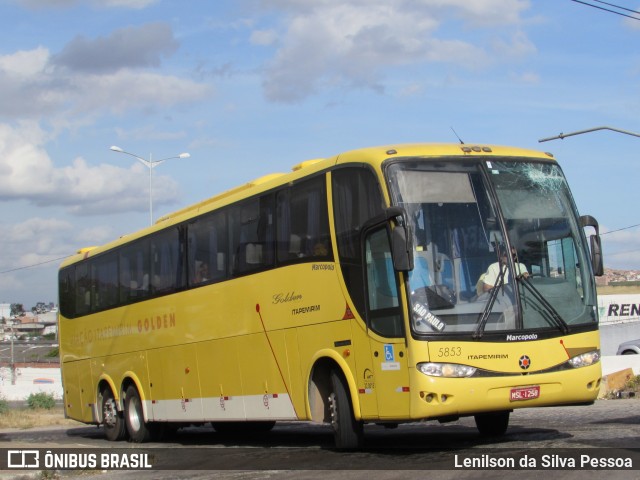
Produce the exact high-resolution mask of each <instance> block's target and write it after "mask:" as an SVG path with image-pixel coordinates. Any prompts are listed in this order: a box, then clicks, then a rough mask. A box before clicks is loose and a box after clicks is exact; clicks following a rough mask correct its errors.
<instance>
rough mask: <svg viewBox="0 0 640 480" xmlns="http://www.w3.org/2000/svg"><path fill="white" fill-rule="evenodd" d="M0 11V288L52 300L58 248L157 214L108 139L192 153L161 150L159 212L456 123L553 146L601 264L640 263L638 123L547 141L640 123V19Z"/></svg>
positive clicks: (219, 0) (96, 2)
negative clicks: (597, 230)
mask: <svg viewBox="0 0 640 480" xmlns="http://www.w3.org/2000/svg"><path fill="white" fill-rule="evenodd" d="M589 2H590V3H592V4H594V5H597V6H600V7H606V8H611V7H608V6H607V5H605V4H603V3H602V2H598V1H597V0H589ZM610 3H617V4H618V5H620V6H623V7H625V8H628V9H630V10H638V9H640V1H638V0H636V1H635V2H630V1H627V0H610ZM619 12H623V11H620V10H619ZM624 13H626V14H629V15H631V16H637V17H639V18H640V15H635V14H633V13H630V12H628V11H624ZM0 19H2V20H1V24H2V29H0V303H3V302H7V303H23V305H24V306H25V307H26V308H30V307H31V306H33V305H35V304H36V302H38V301H43V302H47V303H48V302H57V285H56V284H57V269H58V265H59V264H60V261H61V259H62V258H64V257H66V256H68V255H70V254H73V253H75V252H76V251H77V250H78V249H79V248H81V247H85V246H90V245H99V244H102V243H106V242H108V241H110V240H112V239H114V238H117V237H119V236H121V235H123V234H126V233H130V232H133V231H136V230H138V229H140V228H142V227H145V226H147V225H148V224H149V169H148V168H147V167H145V166H144V165H143V164H142V163H141V162H138V161H137V160H136V159H135V158H133V157H132V156H128V155H123V154H121V153H116V152H113V151H111V150H110V147H111V146H113V145H116V146H118V147H120V148H122V149H124V150H125V151H127V152H130V153H133V154H135V155H137V156H140V157H142V158H144V159H153V160H160V159H162V158H167V157H175V156H177V155H179V154H180V153H184V152H187V153H189V154H190V157H189V158H182V159H177V158H171V159H169V160H167V161H166V162H164V163H162V164H159V165H157V167H156V168H154V169H153V173H154V177H153V211H154V217H155V218H158V217H159V216H160V215H162V214H165V213H169V212H171V211H173V210H177V209H180V208H182V207H185V206H187V205H189V204H192V203H195V202H197V201H200V200H203V199H205V198H207V197H209V196H212V195H213V194H215V193H217V192H221V191H224V190H227V189H229V188H232V187H234V186H236V185H239V184H243V183H246V182H248V181H250V180H252V179H254V178H257V177H260V176H262V175H265V174H268V173H273V172H286V171H290V169H291V167H292V166H293V165H295V164H297V163H299V162H301V161H303V160H307V159H312V158H319V157H330V156H333V155H336V154H338V153H340V152H343V151H347V150H352V149H357V148H361V147H367V146H375V145H387V144H399V143H406V142H457V139H456V137H455V136H454V134H453V132H452V129H455V131H456V132H457V134H458V135H459V136H460V137H461V138H462V139H463V140H464V141H465V142H466V143H478V144H502V145H512V146H518V147H525V148H533V149H538V150H542V151H550V152H552V153H553V154H554V155H555V157H556V158H557V159H558V161H559V162H560V164H561V166H562V168H563V170H564V172H565V174H566V176H567V178H568V180H569V183H570V185H571V188H572V190H573V194H574V197H575V200H576V203H577V205H578V210H579V212H580V214H589V215H593V216H594V217H596V218H597V219H598V221H599V222H600V227H601V232H602V233H604V235H603V237H602V240H603V249H604V255H605V266H606V267H610V268H619V269H640V227H636V226H635V225H637V224H640V214H638V213H637V211H636V210H635V206H636V205H637V193H636V192H637V189H638V186H637V184H638V181H639V179H640V162H639V161H638V158H637V157H638V152H640V138H638V137H635V136H631V135H625V134H621V133H617V132H613V131H607V130H603V131H597V132H593V133H588V134H583V135H577V136H573V137H570V138H565V139H564V140H554V141H550V142H544V143H540V142H539V141H538V140H539V139H542V138H546V137H551V136H555V135H558V134H560V133H561V132H562V133H570V132H575V131H580V130H584V129H590V128H594V127H599V126H609V127H612V128H617V129H622V130H625V131H631V132H640V118H639V116H638V112H639V111H640V50H638V48H637V46H638V45H639V42H640V21H638V20H633V19H630V18H627V17H623V16H621V15H616V14H612V13H608V12H606V11H603V10H599V9H596V8H592V7H588V6H586V5H583V4H580V3H578V2H575V1H572V0H473V1H469V0H352V1H348V2H345V1H344V0H313V1H311V0H215V1H210V0H190V1H188V2H185V1H177V0H0ZM629 227H631V228H629ZM621 229H622V230H621ZM609 232H611V233H609Z"/></svg>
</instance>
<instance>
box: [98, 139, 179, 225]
mask: <svg viewBox="0 0 640 480" xmlns="http://www.w3.org/2000/svg"><path fill="white" fill-rule="evenodd" d="M110 150H111V151H113V152H117V153H124V154H125V155H130V156H132V157H133V158H135V159H136V160H139V161H140V162H141V163H142V164H143V165H144V166H145V167H147V168H148V169H149V225H153V169H154V168H155V167H157V166H158V165H160V164H161V163H162V162H164V161H165V160H171V159H172V158H189V157H190V156H191V155H189V154H188V153H181V154H180V155H174V156H173V157H166V158H162V159H160V160H153V156H152V154H149V160H145V159H144V158H142V157H140V156H138V155H136V154H134V153H130V152H127V151H125V150H123V149H122V148H120V147H116V146H115V145H113V146H112V147H111V148H110Z"/></svg>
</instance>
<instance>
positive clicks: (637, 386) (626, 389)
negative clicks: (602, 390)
mask: <svg viewBox="0 0 640 480" xmlns="http://www.w3.org/2000/svg"><path fill="white" fill-rule="evenodd" d="M604 398H606V399H608V400H615V399H618V398H637V399H640V375H636V376H634V377H631V378H630V379H629V380H627V383H625V384H624V385H623V386H622V388H620V389H618V390H612V391H610V392H609V393H607V395H606V396H605V397H604Z"/></svg>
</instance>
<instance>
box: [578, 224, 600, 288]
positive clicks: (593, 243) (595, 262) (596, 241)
mask: <svg viewBox="0 0 640 480" xmlns="http://www.w3.org/2000/svg"><path fill="white" fill-rule="evenodd" d="M580 224H581V225H582V227H583V228H584V227H593V228H594V230H595V231H596V233H595V235H591V236H589V246H590V247H591V266H592V267H593V274H594V275H595V276H596V277H601V276H602V275H604V261H603V258H602V241H601V240H600V227H599V226H598V221H597V220H596V219H595V218H593V217H592V216H591V215H583V216H581V217H580Z"/></svg>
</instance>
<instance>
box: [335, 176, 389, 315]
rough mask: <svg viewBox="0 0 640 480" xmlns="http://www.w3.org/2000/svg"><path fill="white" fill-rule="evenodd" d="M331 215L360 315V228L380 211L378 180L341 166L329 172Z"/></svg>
mask: <svg viewBox="0 0 640 480" xmlns="http://www.w3.org/2000/svg"><path fill="white" fill-rule="evenodd" d="M332 186H333V215H334V217H335V229H336V241H337V243H338V254H339V256H340V264H341V267H342V272H343V275H344V280H345V283H346V285H347V288H348V289H349V294H350V295H351V298H352V300H353V302H354V304H355V307H356V309H357V310H358V312H359V313H360V315H361V316H363V317H364V287H363V277H362V272H363V265H362V253H361V246H360V229H361V227H362V225H363V224H364V223H365V222H366V221H367V220H369V219H371V218H373V217H375V216H376V215H378V214H381V213H382V212H383V211H384V203H383V201H382V195H381V194H380V189H379V187H378V181H377V179H376V177H375V175H374V174H373V172H371V171H370V170H365V169H363V168H342V169H339V170H335V171H334V172H333V173H332Z"/></svg>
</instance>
